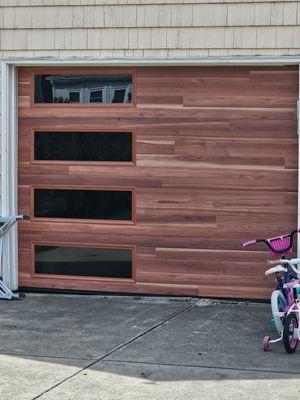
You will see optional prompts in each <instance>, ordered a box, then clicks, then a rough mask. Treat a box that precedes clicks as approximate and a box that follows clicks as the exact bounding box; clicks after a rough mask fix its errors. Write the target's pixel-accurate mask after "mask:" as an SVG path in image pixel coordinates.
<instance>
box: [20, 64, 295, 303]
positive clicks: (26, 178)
mask: <svg viewBox="0 0 300 400" xmlns="http://www.w3.org/2000/svg"><path fill="white" fill-rule="evenodd" d="M60 70H61V69H60ZM85 70H87V69H85ZM88 70H89V71H91V72H95V71H97V72H99V71H100V72H101V68H90V69H88ZM120 70H122V69H120ZM33 71H34V68H20V71H19V212H20V213H24V214H30V213H31V210H30V204H31V187H33V186H39V185H41V186H43V187H44V186H45V185H46V186H47V185H49V186H53V185H59V186H81V187H83V188H84V187H90V186H93V187H104V186H105V187H112V188H117V187H125V188H126V187H132V188H135V193H136V205H135V206H136V223H135V224H133V225H130V226H127V225H126V226H124V225H115V224H113V225H112V224H106V223H103V222H101V223H88V222H87V223H85V224H83V223H76V222H71V221H64V222H58V221H56V222H53V221H51V222H47V221H45V220H44V221H23V222H22V223H21V224H20V227H19V233H20V250H19V260H20V261H19V269H20V285H21V286H26V287H44V288H45V287H50V288H60V289H61V288H64V289H72V290H93V291H101V292H120V293H126V292H130V293H154V294H168V295H193V296H213V297H236V298H261V299H263V298H267V297H268V296H269V295H270V290H271V288H272V287H273V286H274V284H273V281H272V279H271V278H267V277H265V276H264V270H265V269H266V263H265V260H266V258H267V257H268V253H267V251H266V250H265V249H264V247H263V246H258V247H257V248H255V249H251V250H243V249H242V246H241V244H242V242H243V241H245V240H248V239H253V238H256V237H270V236H275V235H277V234H281V233H285V232H288V231H289V230H291V229H294V228H295V227H296V224H297V163H298V154H297V135H296V125H297V121H296V101H297V97H298V70H297V68H296V67H168V68H167V67H165V68H162V67H151V68H148V67H141V68H136V69H134V73H135V88H136V97H135V98H136V105H135V106H133V107H127V108H126V109H125V108H122V107H118V108H109V107H104V108H103V107H101V106H98V107H95V106H94V107H89V106H81V107H78V106H77V107H72V106H71V105H70V106H68V107H66V106H64V107H59V106H57V107H53V106H51V107H47V105H43V106H39V107H32V104H31V99H30V96H31V90H32V88H31V76H32V72H33ZM48 71H51V68H49V69H48ZM69 71H70V69H66V72H69ZM126 71H128V69H127V70H126ZM41 126H42V127H44V128H45V127H47V129H49V130H51V129H53V130H60V129H61V130H72V129H74V130H76V129H77V130H89V129H91V130H95V129H99V130H111V129H115V130H118V129H120V130H124V131H126V130H133V131H134V132H135V136H136V165H126V166H118V165H112V166H108V165H101V164H93V165H89V164H87V163H80V164H76V165H74V164H73V165H72V164H59V163H57V164H56V163H53V162H51V163H49V164H47V163H46V164H45V163H41V164H39V163H36V164H34V163H32V162H31V158H30V135H31V132H32V130H34V129H38V128H39V127H41ZM37 241H42V242H45V243H53V242H55V243H57V242H69V243H70V242H71V243H75V244H76V243H78V244H80V243H89V244H91V245H101V244H115V245H116V244H120V245H129V246H136V271H135V272H136V281H135V282H116V281H113V280H112V281H110V282H108V281H103V282H102V281H99V280H96V279H82V280H80V279H72V278H70V277H61V278H60V277H59V278H52V279H51V278H49V277H42V276H40V277H39V276H37V275H35V276H33V275H32V273H31V271H30V259H31V254H30V253H31V250H30V249H31V244H32V242H37Z"/></svg>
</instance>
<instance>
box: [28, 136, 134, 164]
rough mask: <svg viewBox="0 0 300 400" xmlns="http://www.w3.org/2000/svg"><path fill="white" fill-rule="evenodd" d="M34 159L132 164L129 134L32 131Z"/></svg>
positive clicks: (130, 137)
mask: <svg viewBox="0 0 300 400" xmlns="http://www.w3.org/2000/svg"><path fill="white" fill-rule="evenodd" d="M34 159H35V160H56V161H58V160H64V161H115V162H117V161H118V162H119V161H121V162H122V161H124V162H126V161H127V162H128V161H132V134H131V133H130V132H35V134H34Z"/></svg>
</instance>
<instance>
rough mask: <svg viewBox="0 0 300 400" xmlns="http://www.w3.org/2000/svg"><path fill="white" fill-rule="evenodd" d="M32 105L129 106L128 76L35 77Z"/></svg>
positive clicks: (130, 90) (129, 89) (130, 89)
mask: <svg viewBox="0 0 300 400" xmlns="http://www.w3.org/2000/svg"><path fill="white" fill-rule="evenodd" d="M34 92H35V103H83V104H85V103H106V104H111V103H131V98H132V75H131V74H122V75H121V74H119V75H117V74H101V75H100V74H97V75H35V90H34Z"/></svg>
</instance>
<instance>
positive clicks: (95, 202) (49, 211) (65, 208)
mask: <svg viewBox="0 0 300 400" xmlns="http://www.w3.org/2000/svg"><path fill="white" fill-rule="evenodd" d="M34 216H35V217H44V218H76V219H101V220H124V221H130V220H131V219H132V192H131V191H126V190H77V189H34Z"/></svg>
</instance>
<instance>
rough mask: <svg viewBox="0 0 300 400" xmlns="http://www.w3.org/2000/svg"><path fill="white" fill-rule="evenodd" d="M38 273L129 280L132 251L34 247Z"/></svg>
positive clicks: (121, 249) (122, 249)
mask: <svg viewBox="0 0 300 400" xmlns="http://www.w3.org/2000/svg"><path fill="white" fill-rule="evenodd" d="M35 272H36V273H38V274H55V275H77V276H94V277H105V278H131V277H132V251H131V249H124V248H119V249H116V248H91V247H87V248H84V247H73V246H72V247H71V246H44V245H36V246H35Z"/></svg>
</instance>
